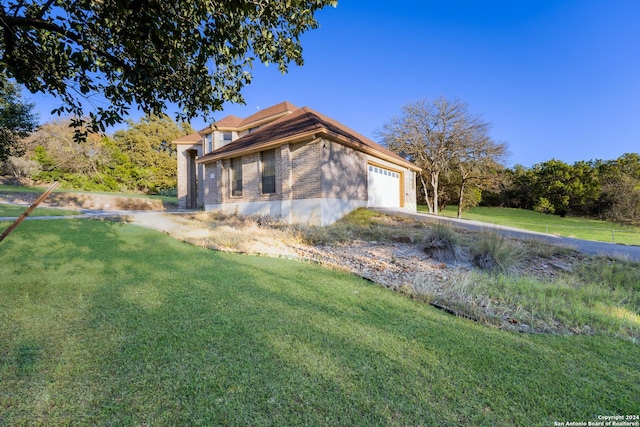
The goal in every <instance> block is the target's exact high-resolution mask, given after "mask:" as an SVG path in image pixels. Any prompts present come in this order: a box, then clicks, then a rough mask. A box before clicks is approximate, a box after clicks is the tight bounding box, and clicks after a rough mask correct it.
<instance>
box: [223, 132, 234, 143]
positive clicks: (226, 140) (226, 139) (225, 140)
mask: <svg viewBox="0 0 640 427" xmlns="http://www.w3.org/2000/svg"><path fill="white" fill-rule="evenodd" d="M232 140H233V134H232V133H231V132H222V145H227V144H228V143H230V142H231V141H232Z"/></svg>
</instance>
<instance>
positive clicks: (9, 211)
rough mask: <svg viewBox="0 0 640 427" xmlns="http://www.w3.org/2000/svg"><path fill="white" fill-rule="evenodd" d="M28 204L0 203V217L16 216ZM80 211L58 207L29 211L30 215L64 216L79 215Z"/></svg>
mask: <svg viewBox="0 0 640 427" xmlns="http://www.w3.org/2000/svg"><path fill="white" fill-rule="evenodd" d="M27 208H28V206H15V205H8V204H4V203H0V217H18V216H20V215H22V214H23V213H24V212H25V211H26V210H27ZM80 213H81V212H79V211H74V210H70V209H58V208H35V209H34V210H33V212H31V213H30V214H29V215H30V216H65V215H80Z"/></svg>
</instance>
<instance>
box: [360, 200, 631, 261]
mask: <svg viewBox="0 0 640 427" xmlns="http://www.w3.org/2000/svg"><path fill="white" fill-rule="evenodd" d="M372 210H375V211H377V212H382V213H386V214H391V215H402V216H407V217H410V218H415V219H418V220H422V221H425V222H431V223H446V224H451V225H452V226H455V227H461V228H465V229H467V230H472V231H482V230H488V229H490V230H495V231H496V232H498V233H500V234H501V235H503V236H507V237H513V238H516V239H522V240H540V241H544V242H549V243H552V244H556V245H561V246H569V247H571V248H574V249H576V250H578V251H580V252H582V253H584V254H587V255H608V256H612V257H620V258H622V259H629V260H631V261H638V262H640V246H627V245H618V244H615V243H606V242H594V241H591V240H582V239H572V238H569V237H559V236H555V235H552V234H544V233H537V232H535V231H527V230H522V229H519V228H514V227H507V226H504V225H495V224H488V223H485V222H479V221H471V220H467V219H457V218H445V217H441V216H435V215H429V214H422V213H415V212H411V211H408V210H406V209H392V208H374V209H372Z"/></svg>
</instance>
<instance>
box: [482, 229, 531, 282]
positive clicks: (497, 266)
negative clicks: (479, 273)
mask: <svg viewBox="0 0 640 427" xmlns="http://www.w3.org/2000/svg"><path fill="white" fill-rule="evenodd" d="M471 255H472V257H473V264H474V265H475V266H476V267H479V268H480V269H482V270H484V271H488V272H491V273H509V272H511V270H512V269H513V267H514V266H515V265H516V264H517V262H518V260H519V259H520V258H521V257H522V249H521V248H520V247H519V246H518V245H517V244H516V243H515V242H514V241H512V240H509V239H506V238H505V237H504V236H501V235H500V234H498V233H496V232H489V231H483V232H482V233H480V234H479V236H478V239H477V240H476V241H475V242H474V244H472V246H471Z"/></svg>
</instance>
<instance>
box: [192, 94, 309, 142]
mask: <svg viewBox="0 0 640 427" xmlns="http://www.w3.org/2000/svg"><path fill="white" fill-rule="evenodd" d="M296 110H298V107H296V106H295V105H293V104H292V103H290V102H288V101H284V102H281V103H279V104H276V105H272V106H271V107H268V108H265V109H264V110H260V111H258V112H256V113H254V114H252V115H250V116H249V117H247V118H245V119H242V118H240V117H237V116H233V115H229V116H226V117H224V118H222V119H220V120H218V121H217V122H215V123H214V124H212V125H209V126H207V127H206V128H204V129H201V130H200V131H199V132H200V134H202V135H204V134H206V133H209V132H211V131H212V130H217V129H224V130H227V129H234V130H245V129H249V128H251V127H253V126H252V125H255V126H258V125H260V123H261V122H264V121H265V120H268V119H269V118H277V117H275V116H281V115H284V114H286V113H292V112H294V111H296Z"/></svg>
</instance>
